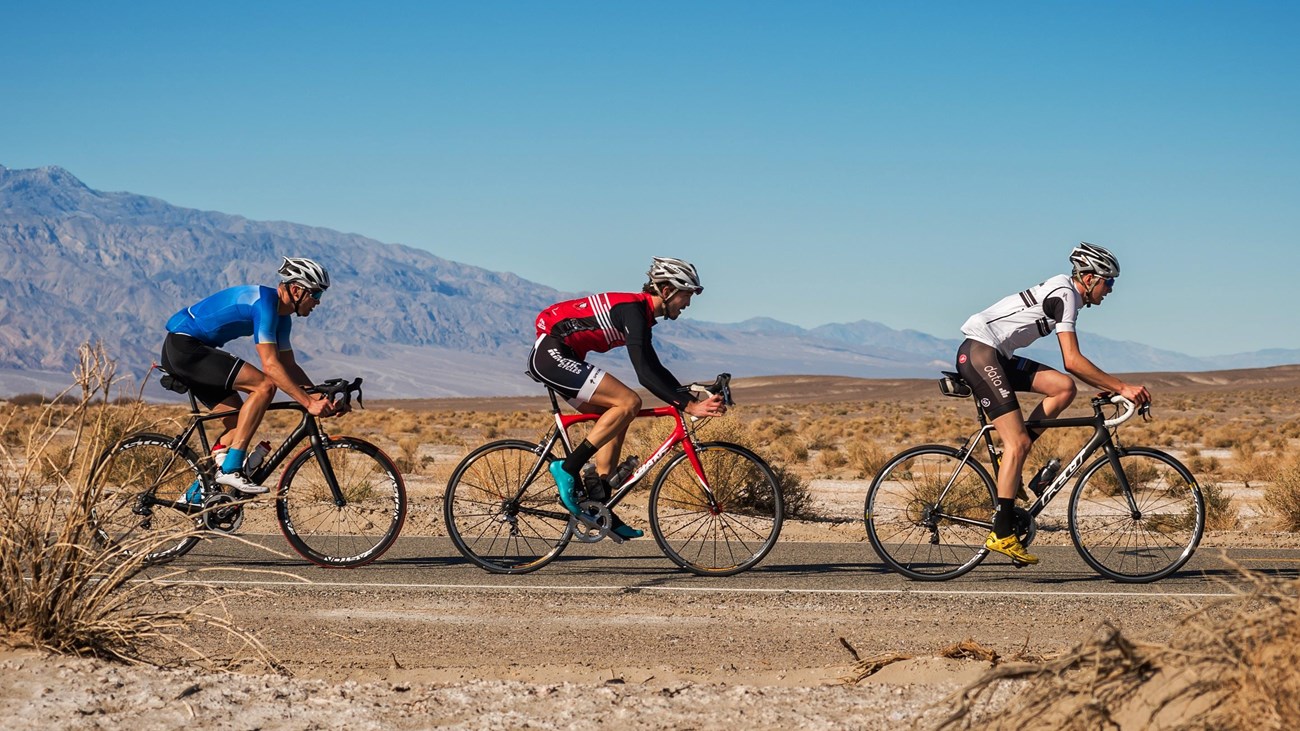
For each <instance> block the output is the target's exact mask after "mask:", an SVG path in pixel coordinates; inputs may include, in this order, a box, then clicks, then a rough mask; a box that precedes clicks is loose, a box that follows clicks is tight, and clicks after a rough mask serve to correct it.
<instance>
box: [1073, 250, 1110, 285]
mask: <svg viewBox="0 0 1300 731" xmlns="http://www.w3.org/2000/svg"><path fill="white" fill-rule="evenodd" d="M1070 263H1071V264H1073V265H1074V274H1075V276H1078V275H1080V274H1096V275H1097V276H1099V277H1105V278H1107V279H1109V278H1110V277H1118V276H1119V259H1116V258H1115V255H1114V254H1112V253H1110V252H1109V251H1107V250H1105V249H1103V248H1101V247H1100V246H1097V245H1095V244H1090V243H1088V242H1087V241H1083V242H1080V244H1079V245H1078V246H1076V247H1074V251H1071V252H1070Z"/></svg>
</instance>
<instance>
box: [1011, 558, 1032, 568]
mask: <svg viewBox="0 0 1300 731" xmlns="http://www.w3.org/2000/svg"><path fill="white" fill-rule="evenodd" d="M1011 565H1012V566H1015V567H1016V568H1018V569H1023V568H1024V567H1026V566H1030V565H1032V564H1027V563H1025V562H1024V561H1017V560H1016V559H1014V558H1013V559H1011Z"/></svg>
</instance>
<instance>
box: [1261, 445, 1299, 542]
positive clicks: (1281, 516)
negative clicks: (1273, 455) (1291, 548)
mask: <svg viewBox="0 0 1300 731" xmlns="http://www.w3.org/2000/svg"><path fill="white" fill-rule="evenodd" d="M1264 505H1265V506H1266V507H1267V508H1268V510H1269V512H1271V513H1272V514H1273V515H1274V517H1276V518H1277V520H1278V522H1279V523H1280V524H1281V527H1282V529H1283V530H1288V531H1300V459H1296V458H1292V459H1289V460H1287V461H1286V462H1284V463H1282V464H1280V465H1278V466H1277V468H1276V469H1275V470H1274V471H1273V474H1272V475H1270V476H1269V485H1268V487H1266V488H1264Z"/></svg>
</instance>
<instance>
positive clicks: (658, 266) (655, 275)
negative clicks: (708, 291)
mask: <svg viewBox="0 0 1300 731" xmlns="http://www.w3.org/2000/svg"><path fill="white" fill-rule="evenodd" d="M646 275H647V276H649V277H650V281H651V282H654V283H655V284H666V285H668V286H670V287H672V288H673V289H678V290H682V291H687V290H689V291H692V292H694V293H695V294H699V293H700V292H703V291H704V287H702V286H700V275H699V273H698V272H696V271H695V265H694V264H691V263H690V262H688V261H682V260H681V259H672V258H669V257H666V256H656V257H655V258H654V261H653V262H651V264H650V271H648V272H646Z"/></svg>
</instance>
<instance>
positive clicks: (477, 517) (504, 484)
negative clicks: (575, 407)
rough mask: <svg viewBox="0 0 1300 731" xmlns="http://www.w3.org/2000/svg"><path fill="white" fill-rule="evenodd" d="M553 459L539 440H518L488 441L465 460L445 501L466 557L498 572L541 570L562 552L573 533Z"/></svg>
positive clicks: (449, 520) (450, 523) (454, 538)
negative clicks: (550, 468) (540, 450)
mask: <svg viewBox="0 0 1300 731" xmlns="http://www.w3.org/2000/svg"><path fill="white" fill-rule="evenodd" d="M539 460H540V461H541V462H542V464H541V467H540V469H537V467H538V462H539ZM551 461H552V457H551V455H549V454H548V455H546V456H545V457H539V456H538V454H537V445H536V444H530V443H528V442H523V441H516V440H508V441H500V442H492V443H490V444H485V445H483V446H481V447H479V448H478V449H476V450H474V451H473V452H471V453H470V454H469V455H467V456H466V457H465V459H464V460H462V461H461V463H460V465H458V466H457V467H456V471H455V472H454V473H452V476H451V480H449V481H448V483H447V492H446V495H445V497H444V499H443V517H444V519H445V520H446V522H447V532H448V533H449V534H450V535H451V540H452V542H453V543H454V544H455V545H456V549H457V550H458V551H460V552H461V555H463V556H464V557H465V558H467V559H469V560H470V561H472V562H474V563H475V564H477V565H478V566H479V567H481V568H483V569H486V570H488V571H491V572H493V573H498V574H524V573H528V572H529V571H536V570H537V569H539V568H541V567H543V566H545V565H546V564H548V563H550V562H551V561H552V560H554V559H555V557H556V556H558V555H560V553H561V552H562V551H563V550H564V548H565V546H567V545H568V543H569V538H570V537H571V536H572V531H571V528H570V521H569V513H568V511H567V510H565V509H564V506H563V505H561V504H560V496H559V490H558V489H557V488H556V486H555V480H554V479H553V478H552V477H551V475H550V472H548V471H547V466H548V465H549V464H550V462H551ZM535 470H536V475H535V476H534V477H533V481H532V482H531V483H529V484H528V485H526V486H525V484H524V481H525V480H526V479H528V476H529V475H530V474H532V473H533V472H534V471H535Z"/></svg>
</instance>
